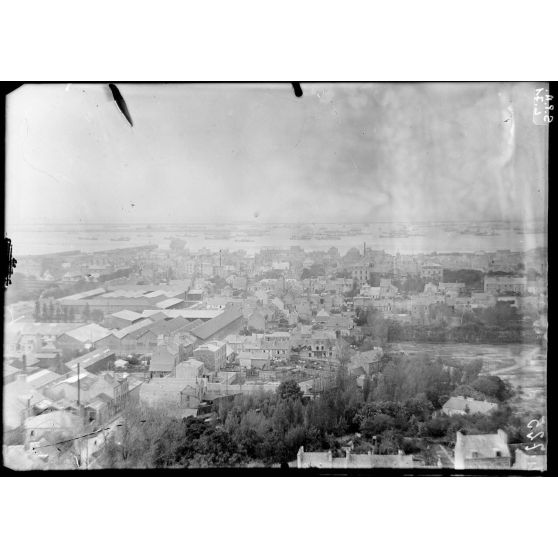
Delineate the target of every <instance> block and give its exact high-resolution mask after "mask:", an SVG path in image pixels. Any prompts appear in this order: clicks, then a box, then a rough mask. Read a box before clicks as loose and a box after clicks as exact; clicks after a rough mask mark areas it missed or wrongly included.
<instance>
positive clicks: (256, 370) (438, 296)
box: [4, 242, 546, 466]
mask: <svg viewBox="0 0 558 558" xmlns="http://www.w3.org/2000/svg"><path fill="white" fill-rule="evenodd" d="M520 256H521V257H520ZM530 257H531V255H525V254H522V255H518V253H514V252H509V251H508V252H506V251H499V252H496V253H494V254H485V253H476V254H430V255H417V256H405V255H400V254H397V255H395V256H392V255H390V254H387V253H385V252H384V251H373V250H366V249H365V251H364V253H361V252H359V251H358V250H356V249H352V250H349V252H347V254H345V255H344V256H341V255H340V254H339V251H338V250H337V249H336V248H332V249H330V250H328V251H314V252H305V251H304V250H302V249H300V248H299V247H296V246H293V247H291V248H289V249H287V250H281V249H275V248H273V249H272V248H270V249H262V250H261V251H260V252H259V253H257V254H255V255H253V256H251V255H248V254H247V253H246V252H244V251H242V250H240V251H236V252H229V251H219V252H218V253H217V252H213V253H212V252H210V251H208V250H199V251H197V252H190V251H188V250H185V249H184V245H183V243H180V242H175V243H174V244H173V245H172V246H171V249H170V250H159V249H158V248H157V247H156V246H146V247H143V248H141V249H125V250H114V251H105V252H100V253H95V254H82V253H81V252H72V253H63V254H58V255H52V256H48V257H47V256H44V257H36V258H32V257H31V258H26V259H24V261H23V270H25V271H26V272H27V273H28V274H29V276H30V277H34V278H35V280H37V281H54V282H55V283H56V282H57V281H58V282H60V281H62V282H69V281H70V279H71V277H74V276H77V274H78V271H79V276H80V278H81V279H83V277H85V276H87V277H88V281H87V282H88V283H96V284H90V285H89V284H88V285H86V286H85V287H84V288H82V289H80V290H78V291H77V292H74V293H72V294H68V295H66V296H61V297H59V298H57V299H56V300H51V301H50V303H52V304H53V305H55V306H56V307H60V308H66V309H71V312H69V311H68V312H64V313H63V315H64V316H69V315H72V316H73V317H74V321H59V322H56V323H52V322H45V323H43V322H39V321H37V320H36V316H35V317H32V316H31V315H30V314H29V313H26V312H25V311H24V310H21V312H20V315H19V317H14V312H15V313H16V314H17V311H16V307H15V306H14V307H13V308H12V309H11V311H12V315H11V316H12V321H11V322H10V323H8V324H7V325H6V335H5V341H4V382H5V398H6V399H5V401H6V406H5V407H6V409H8V413H9V420H8V421H5V430H6V428H7V431H8V432H9V434H10V436H11V437H12V438H13V439H14V440H18V441H19V442H21V445H23V446H24V449H25V450H28V449H29V448H31V447H33V448H36V447H37V446H38V445H40V444H42V445H43V446H49V447H50V446H51V445H52V444H53V442H52V440H53V439H55V438H57V437H60V436H61V435H62V433H63V432H67V431H68V430H69V428H70V425H74V423H76V424H78V423H79V425H81V426H80V427H79V428H78V430H80V428H81V429H83V428H88V427H90V425H96V426H102V425H103V424H107V423H109V422H110V421H111V420H112V419H114V417H115V416H117V415H118V414H119V413H120V412H121V411H122V409H123V408H124V405H127V404H133V405H140V406H141V405H145V406H163V407H165V408H167V409H170V410H173V412H175V413H176V414H177V415H179V416H187V415H200V414H204V413H208V412H210V411H211V409H212V405H213V403H214V401H215V400H216V399H218V398H222V397H231V396H234V395H236V394H241V393H254V392H258V391H263V392H273V391H275V390H276V389H277V387H278V386H279V385H280V383H281V381H283V380H284V379H287V378H288V379H293V378H294V379H296V381H298V382H299V385H300V386H301V389H302V390H303V392H304V394H305V395H306V396H308V397H316V396H319V394H320V393H322V392H323V391H324V390H326V389H330V388H331V387H332V386H333V384H334V376H335V371H336V369H337V368H338V367H339V366H340V365H341V364H343V365H347V368H348V371H349V373H351V374H353V375H354V376H355V377H357V378H358V381H359V382H360V383H361V384H362V382H363V379H364V378H365V377H366V376H369V375H371V374H373V373H374V370H375V369H377V367H378V366H379V362H380V360H381V358H382V354H383V353H382V350H381V348H374V349H372V350H369V351H364V352H357V351H355V350H354V348H352V347H351V344H352V343H353V342H354V340H355V339H358V338H359V336H360V337H361V338H362V335H363V333H362V329H361V328H359V327H358V326H357V325H356V323H355V318H356V316H357V312H358V311H359V309H367V308H375V309H376V310H378V311H380V312H382V313H383V315H384V316H386V317H391V318H393V319H396V320H400V321H403V322H410V323H424V322H425V320H427V319H428V316H429V309H430V308H431V307H432V306H436V305H439V304H440V303H444V304H446V305H449V306H451V307H452V308H455V309H457V310H464V309H474V308H479V307H480V308H482V307H488V306H490V305H494V304H495V303H496V302H497V301H498V300H500V299H501V298H504V299H506V300H507V301H510V299H512V300H511V301H510V303H515V304H517V305H520V304H523V303H526V302H525V301H528V300H529V301H531V302H532V303H533V304H542V300H543V298H544V297H545V295H546V288H545V283H544V281H543V280H542V278H541V279H540V280H536V281H529V280H527V278H526V276H525V275H521V276H520V275H519V271H520V264H522V265H523V266H524V267H523V268H525V261H527V260H528V261H529V262H530V263H529V265H530V266H531V267H533V268H534V269H537V270H539V271H541V272H544V271H545V269H544V261H542V263H541V262H540V261H539V258H536V257H534V256H533V257H532V258H531V259H529V258H530ZM34 266H35V267H34ZM537 266H538V267H537ZM444 269H477V270H481V271H483V272H489V271H501V272H505V273H508V275H505V276H486V277H484V289H482V290H479V291H478V292H470V291H469V290H468V289H467V288H466V285H465V283H458V282H444ZM509 273H517V276H516V275H510V274H509ZM72 274H74V275H72ZM378 274H381V277H379V276H378ZM378 277H379V279H378ZM411 277H416V278H419V279H421V280H422V281H423V283H424V284H425V286H424V289H423V290H422V291H421V292H408V291H407V290H405V289H403V288H402V287H401V282H402V281H404V280H407V279H409V278H411ZM102 278H104V280H100V279H102ZM81 279H80V280H81ZM375 282H376V283H377V284H376V283H375ZM374 285H375V286H374ZM92 287H93V288H92ZM467 404H468V405H470V404H471V402H468V403H467ZM456 412H457V411H456ZM49 415H51V416H50V418H49V420H50V419H52V421H51V422H52V425H54V426H52V428H50V427H48V426H41V427H40V428H39V427H37V421H40V420H43V419H46V417H47V416H49ZM38 417H43V418H42V419H38ZM57 417H58V418H57ZM68 417H72V418H68ZM55 418H56V420H54V419H55ZM57 421H58V422H57ZM76 421H77V422H76ZM51 422H49V421H48V420H47V422H46V423H45V424H47V425H49V424H51ZM56 424H59V425H60V427H58V426H56ZM49 428H50V430H49ZM31 432H32V433H33V434H31ZM38 433H40V434H38ZM47 442H48V443H47ZM306 455H308V454H306ZM380 457H382V458H383V456H374V455H373V456H372V457H370V459H369V461H370V460H371V461H370V462H371V463H372V462H374V460H376V461H377V460H379V459H380ZM399 457H401V456H397V459H399ZM305 459H306V460H308V459H311V460H315V459H318V458H317V457H304V458H303V461H304V460H305ZM333 459H337V458H333ZM343 459H345V461H344V463H348V462H351V463H356V462H357V461H358V462H359V463H360V462H361V461H362V463H364V462H365V461H366V459H368V457H367V458H366V459H365V458H364V457H362V458H361V457H359V456H356V455H347V457H345V458H343ZM380 461H381V460H380ZM399 461H401V463H407V461H408V460H406V459H403V460H399ZM399 461H398V462H399ZM378 462H379V461H378ZM335 463H338V462H337V461H335ZM339 463H340V462H339ZM336 466H337V465H336ZM339 466H341V465H339ZM363 466H364V465H363ZM369 466H370V465H369ZM371 466H376V465H371ZM394 466H395V465H394Z"/></svg>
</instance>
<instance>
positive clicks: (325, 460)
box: [291, 429, 547, 471]
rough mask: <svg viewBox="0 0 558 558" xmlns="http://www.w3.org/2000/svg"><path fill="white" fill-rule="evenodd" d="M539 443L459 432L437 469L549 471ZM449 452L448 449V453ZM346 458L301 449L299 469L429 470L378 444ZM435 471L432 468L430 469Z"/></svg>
mask: <svg viewBox="0 0 558 558" xmlns="http://www.w3.org/2000/svg"><path fill="white" fill-rule="evenodd" d="M534 446H536V444H514V445H510V444H508V436H507V434H506V433H505V432H504V431H503V430H501V429H499V430H498V431H497V432H496V433H495V434H471V435H465V434H462V433H461V432H457V434H456V439H455V448H454V452H453V457H452V456H449V454H448V457H449V461H448V465H445V464H444V463H442V461H441V459H438V461H437V464H436V465H435V467H437V468H454V469H456V470H460V471H462V470H511V471H514V470H517V471H546V467H547V459H546V451H545V450H544V449H540V448H537V447H534ZM445 451H446V452H447V450H445ZM344 453H345V455H344V456H334V455H333V452H332V451H331V450H329V451H321V452H307V451H305V450H304V447H301V448H300V449H299V451H298V454H297V459H296V462H293V463H292V464H291V466H292V467H296V468H298V469H376V468H385V469H417V468H425V467H427V466H426V465H425V464H424V461H423V460H422V459H418V458H414V457H413V455H405V454H404V453H403V452H402V451H401V450H400V451H398V453H396V454H388V455H382V454H379V453H378V445H377V444H373V449H372V450H369V451H368V452H366V453H355V452H354V451H353V450H352V448H351V447H350V446H347V447H345V448H344ZM428 468H432V466H428Z"/></svg>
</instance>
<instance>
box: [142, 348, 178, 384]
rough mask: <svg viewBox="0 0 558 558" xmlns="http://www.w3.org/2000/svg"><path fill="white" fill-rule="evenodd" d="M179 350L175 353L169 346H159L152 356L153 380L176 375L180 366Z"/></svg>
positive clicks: (151, 369) (151, 373)
mask: <svg viewBox="0 0 558 558" xmlns="http://www.w3.org/2000/svg"><path fill="white" fill-rule="evenodd" d="M178 358H179V354H178V348H177V350H176V351H173V350H172V348H171V347H169V345H159V346H158V347H157V348H156V349H155V350H154V351H153V354H152V355H151V362H150V364H149V375H150V377H151V378H154V377H159V378H162V377H163V376H169V375H172V374H174V371H175V370H176V365H177V364H178Z"/></svg>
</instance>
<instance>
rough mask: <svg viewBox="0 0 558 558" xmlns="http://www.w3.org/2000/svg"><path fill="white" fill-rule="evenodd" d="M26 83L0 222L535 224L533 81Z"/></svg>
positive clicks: (537, 148)
mask: <svg viewBox="0 0 558 558" xmlns="http://www.w3.org/2000/svg"><path fill="white" fill-rule="evenodd" d="M301 85H302V89H303V93H304V94H303V96H302V97H296V96H295V95H294V93H293V90H292V87H291V85H290V84H286V83H285V84H195V85H193V84H118V87H119V89H120V92H121V93H122V96H123V97H124V99H125V101H126V103H127V106H128V109H129V112H130V114H131V117H132V119H133V124H134V125H133V127H131V126H130V125H129V124H128V122H127V121H126V120H125V118H124V116H123V115H122V114H121V113H120V112H119V110H118V108H117V106H116V104H115V102H114V101H113V100H112V96H111V93H110V90H109V88H108V86H107V85H104V84H35V85H33V84H31V85H25V86H23V87H22V88H20V89H18V90H17V91H15V92H13V93H11V94H10V95H9V96H8V100H7V134H6V222H7V225H8V226H10V224H11V225H17V224H36V223H78V222H84V223H99V222H109V223H130V224H133V223H143V222H150V223H164V222H168V223H187V222H220V221H226V222H233V221H248V222H285V223H289V222H357V223H362V222H380V221H383V222H385V221H397V222H401V221H452V220H519V219H540V218H543V217H544V216H545V211H546V199H547V198H546V188H547V150H548V129H547V127H545V126H537V125H535V124H533V122H532V111H533V97H534V95H535V93H534V90H535V87H537V84H533V83H530V84H529V83H513V84H504V83H471V84H466V83H410V84H405V83H395V84H394V83H391V84H390V83H377V84H327V83H324V84H318V83H312V84H305V83H302V84H301Z"/></svg>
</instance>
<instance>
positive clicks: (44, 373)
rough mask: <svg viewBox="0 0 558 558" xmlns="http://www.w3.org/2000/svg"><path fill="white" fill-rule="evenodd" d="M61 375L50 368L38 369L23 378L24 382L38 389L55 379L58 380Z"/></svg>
mask: <svg viewBox="0 0 558 558" xmlns="http://www.w3.org/2000/svg"><path fill="white" fill-rule="evenodd" d="M61 378H62V376H61V375H60V374H57V373H56V372H52V370H47V369H44V370H39V371H38V372H35V373H34V374H30V375H29V376H27V378H25V380H26V382H27V383H28V384H29V385H30V386H31V387H33V388H35V389H40V388H41V387H43V386H45V385H47V384H50V383H51V382H54V381H56V380H60V379H61Z"/></svg>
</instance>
